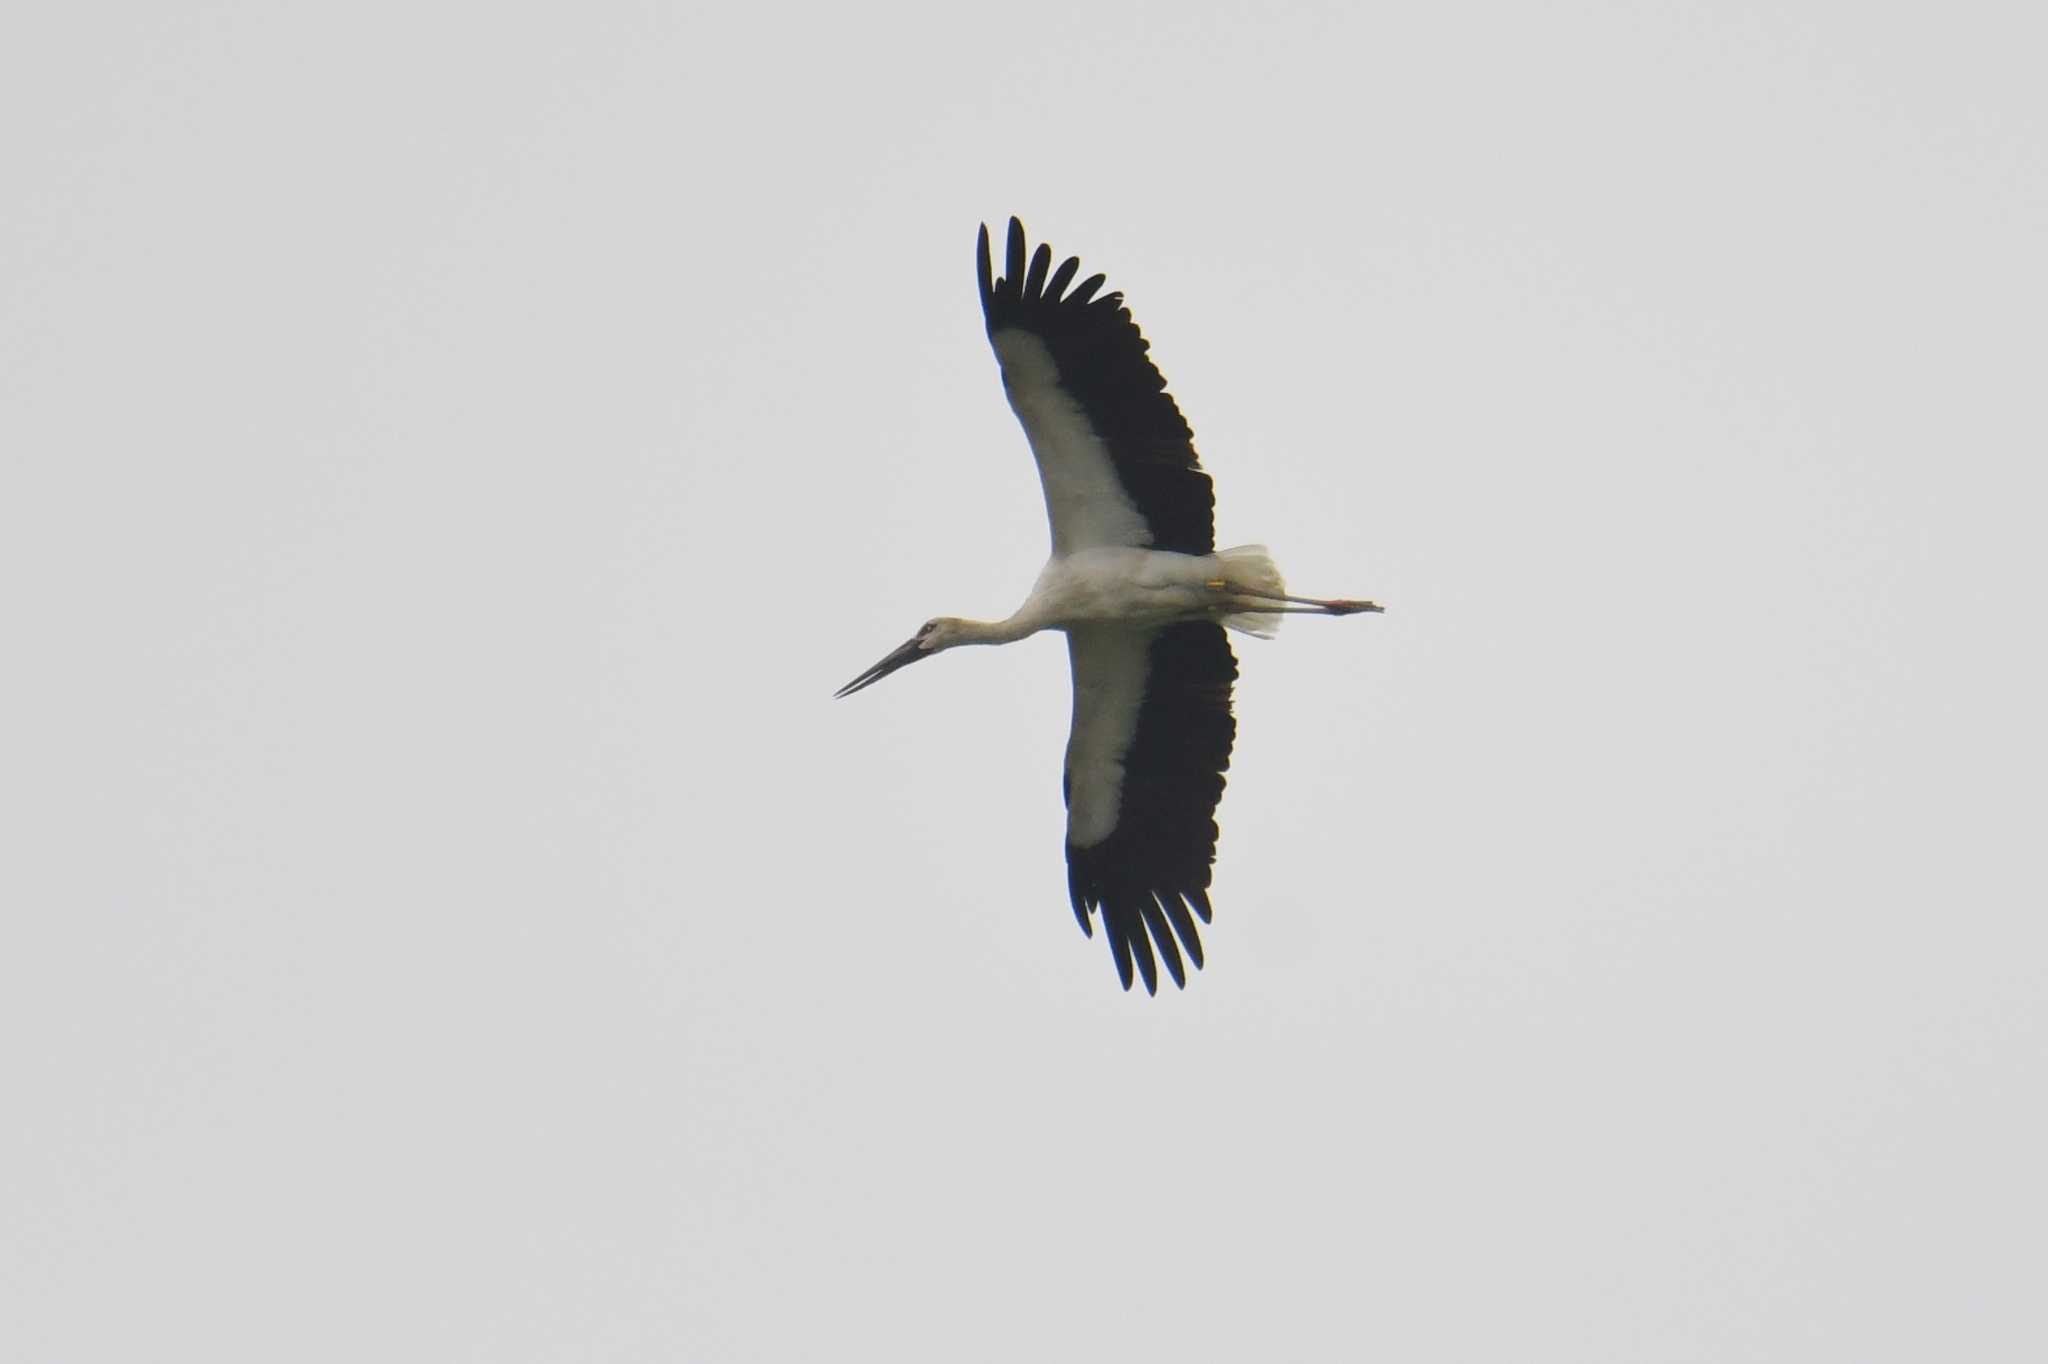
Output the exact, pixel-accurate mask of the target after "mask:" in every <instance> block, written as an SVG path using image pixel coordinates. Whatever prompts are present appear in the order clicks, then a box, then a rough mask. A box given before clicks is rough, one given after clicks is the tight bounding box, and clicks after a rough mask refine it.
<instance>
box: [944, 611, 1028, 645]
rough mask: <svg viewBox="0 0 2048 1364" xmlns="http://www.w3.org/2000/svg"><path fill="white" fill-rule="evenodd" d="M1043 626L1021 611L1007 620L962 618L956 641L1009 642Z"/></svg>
mask: <svg viewBox="0 0 2048 1364" xmlns="http://www.w3.org/2000/svg"><path fill="white" fill-rule="evenodd" d="M1041 628H1043V627H1042V626H1041V624H1040V623H1039V622H1037V621H1034V620H1032V619H1030V617H1029V616H1028V615H1027V614H1026V613H1025V612H1022V611H1019V612H1018V613H1017V614H1016V615H1014V616H1011V617H1010V618H1009V619H1007V620H963V621H961V622H960V625H959V629H958V631H957V632H956V633H957V636H958V637H957V639H956V641H955V642H956V643H960V644H1010V643H1014V642H1015V641H1017V640H1020V639H1023V638H1024V637H1025V636H1027V635H1035V634H1037V633H1038V632H1039V630H1040V629H1041Z"/></svg>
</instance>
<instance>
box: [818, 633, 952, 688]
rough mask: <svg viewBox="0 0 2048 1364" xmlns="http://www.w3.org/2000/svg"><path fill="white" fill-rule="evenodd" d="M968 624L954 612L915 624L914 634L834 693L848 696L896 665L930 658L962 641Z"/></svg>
mask: <svg viewBox="0 0 2048 1364" xmlns="http://www.w3.org/2000/svg"><path fill="white" fill-rule="evenodd" d="M968 625H969V622H968V621H964V620H961V619H959V618H958V617H955V616H938V617H935V618H934V619H932V620H928V621H926V622H925V623H924V624H922V625H920V626H918V627H917V633H916V634H914V635H912V636H911V637H910V638H909V639H906V640H904V641H903V642H902V643H901V644H899V645H897V646H896V647H895V648H894V649H891V650H890V651H889V653H888V655H887V656H886V657H884V658H883V659H882V661H881V662H879V663H877V664H876V665H875V666H874V667H872V668H869V669H868V670H867V671H866V672H864V673H862V674H861V675H860V676H859V677H856V678H854V679H853V681H851V682H849V683H847V684H846V685H845V686H843V687H841V688H840V689H839V690H838V691H836V692H834V693H833V695H834V696H835V697H839V696H851V695H853V694H854V693H855V692H857V691H859V690H860V689H861V688H863V687H872V686H873V685H874V684H875V683H877V682H879V681H881V680H882V679H883V678H885V677H887V676H888V675H889V674H890V673H893V672H895V671H896V670H897V669H898V668H905V667H908V666H909V665H911V664H912V663H915V662H917V661H918V660H919V659H921V658H930V657H931V656H932V655H933V654H935V653H938V652H939V651H940V650H941V649H950V648H952V647H953V646H954V645H955V644H960V643H963V642H964V640H965V633H966V630H967V627H968Z"/></svg>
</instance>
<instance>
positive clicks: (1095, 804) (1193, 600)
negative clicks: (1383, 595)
mask: <svg viewBox="0 0 2048 1364" xmlns="http://www.w3.org/2000/svg"><path fill="white" fill-rule="evenodd" d="M976 254H977V262H976V263H977V266H978V269H979V274H980V281H981V310H982V315H983V317H984V318H985V319H986V321H987V324H988V339H989V343H990V344H991V345H992V346H994V347H995V352H996V361H997V363H998V364H999V365H1000V366H1001V367H1002V373H1003V392H1004V394H1005V395H1006V396H1007V397H1008V398H1009V400H1010V407H1011V409H1012V410H1013V411H1015V412H1016V414H1017V420H1018V421H1020V422H1022V423H1023V425H1024V435H1025V438H1026V439H1027V440H1029V441H1030V443H1031V453H1032V456H1033V457H1034V458H1035V459H1036V460H1037V461H1038V477H1039V482H1040V483H1041V484H1042V485H1043V487H1044V489H1045V510H1046V514H1047V516H1048V517H1049V518H1050V519H1051V521H1052V557H1051V559H1050V560H1049V561H1048V562H1047V563H1046V566H1045V570H1044V571H1043V572H1042V573H1040V574H1039V575H1038V582H1037V584H1036V585H1035V586H1034V587H1033V588H1032V589H1031V595H1030V596H1029V597H1027V598H1026V599H1025V601H1024V604H1023V605H1022V606H1020V607H1018V608H1017V610H1016V613H1015V614H1013V615H1012V616H1010V617H1009V619H1007V620H999V621H978V620H961V619H958V618H956V617H952V616H940V617H938V618H936V619H934V620H928V621H926V622H925V623H924V624H923V625H921V626H919V627H918V630H917V633H916V634H915V635H913V636H912V637H911V638H910V639H908V640H906V641H905V642H904V643H903V644H902V645H900V646H898V647H897V648H896V649H895V650H894V651H892V652H891V653H890V654H889V655H888V657H886V658H884V659H882V661H881V662H879V663H877V664H875V665H874V666H873V667H872V668H869V669H868V670H867V671H866V672H864V673H862V674H861V675H860V676H859V677H856V678H854V679H853V681H851V682H849V683H847V684H846V685H845V686H844V687H841V688H840V689H839V691H838V693H837V694H838V695H839V696H850V695H852V694H853V693H854V692H857V691H859V690H861V689H862V688H863V687H868V686H871V685H873V684H874V683H876V682H879V681H881V680H882V679H883V678H885V677H887V676H888V675H889V674H890V673H893V672H895V671H896V670H897V669H899V668H902V667H904V666H906V665H907V664H911V663H915V662H917V661H918V660H920V659H925V658H930V657H932V656H933V655H934V654H938V653H941V652H943V651H944V650H947V649H951V648H953V647H955V646H956V645H961V644H1007V643H1009V642H1011V641H1012V640H1019V639H1023V638H1025V637H1026V636H1028V635H1033V634H1036V633H1038V632H1039V631H1040V630H1062V631H1065V632H1066V636H1067V655H1068V659H1069V661H1070V663H1071V664H1072V667H1073V674H1074V721H1073V729H1072V731H1071V733H1070V734H1069V736H1068V739H1067V763H1066V779H1065V783H1064V789H1065V794H1066V802H1067V893H1068V898H1069V899H1070V900H1071V901H1072V903H1073V908H1074V917H1075V918H1076V919H1078V920H1079V921H1080V924H1081V931H1082V932H1083V933H1086V934H1088V935H1089V936H1090V937H1092V936H1094V929H1093V928H1092V927H1091V922H1090V921H1091V918H1092V916H1093V915H1094V914H1095V913H1096V912H1098V911H1099V912H1100V913H1101V915H1102V920H1103V925H1104V928H1105V930H1106V934H1105V935H1106V936H1107V937H1108V939H1109V948H1110V952H1111V955H1112V956H1113V958H1114V960H1115V962H1116V971H1117V976H1118V977H1119V979H1121V980H1122V982H1123V987H1124V989H1126V990H1128V989H1130V988H1131V974H1132V964H1133V961H1135V962H1136V966H1137V973H1138V975H1140V976H1142V977H1143V979H1144V981H1145V989H1146V991H1147V992H1148V993H1152V992H1156V991H1157V990H1158V987H1159V971H1158V966H1157V964H1156V962H1155V960H1154V953H1155V948H1156V951H1157V955H1158V956H1159V957H1161V958H1164V960H1165V962H1166V970H1167V973H1168V974H1169V975H1171V976H1172V977H1173V983H1174V984H1175V985H1177V986H1183V987H1185V986H1186V984H1187V974H1186V971H1185V968H1184V967H1183V965H1182V962H1181V955H1182V953H1183V952H1185V953H1186V955H1187V958H1188V959H1189V960H1190V961H1192V962H1194V964H1195V965H1196V967H1198V968H1199V967H1200V966H1201V965H1202V940H1201V937H1200V935H1199V934H1198V933H1197V931H1196V929H1195V918H1196V917H1199V918H1200V919H1201V921H1202V922H1203V923H1208V922H1209V921H1210V905H1209V868H1210V865H1211V864H1212V863H1213V862H1214V861H1215V857H1216V823H1215V818H1214V816H1215V811H1216V803H1217V801H1218V800H1220V799H1221V798H1222V795H1223V773H1224V771H1225V770H1226V769H1227V768H1228V767H1229V766H1230V746H1231V742H1232V740H1233V739H1234V738H1235V737H1236V733H1237V722H1236V720H1235V719H1234V718H1233V717H1232V715H1231V710H1230V687H1231V682H1232V680H1233V679H1235V678H1236V676H1237V659H1236V658H1235V657H1234V656H1233V655H1232V654H1231V652H1230V642H1229V641H1228V640H1227V639H1226V638H1225V637H1224V634H1223V627H1224V626H1226V625H1227V626H1230V627H1231V628H1233V629H1237V630H1242V631H1244V632H1246V633H1248V634H1253V635H1259V636H1270V635H1271V633H1272V631H1273V630H1274V628H1275V627H1277V626H1278V625H1279V623H1280V616H1281V614H1282V613H1285V612H1290V611H1305V612H1311V613H1315V614H1320V615H1331V616H1347V615H1351V614H1353V613H1355V612H1359V611H1378V610H1379V609H1380V608H1379V607H1378V606H1376V605H1374V604H1373V603H1372V602H1368V601H1348V600H1341V599H1339V600H1322V599H1319V598H1315V597H1291V596H1288V595H1287V591H1286V587H1285V584H1284V583H1283V582H1282V581H1281V578H1280V572H1279V570H1278V569H1277V568H1275V567H1274V564H1273V560H1272V558H1271V557H1270V556H1269V555H1268V554H1267V553H1266V550H1265V547H1264V546H1261V545H1244V546H1240V547H1238V548H1236V549H1226V550H1221V551H1218V550H1217V549H1216V534H1215V525H1214V513H1215V503H1216V499H1215V494H1214V492H1213V490H1212V489H1211V487H1210V484H1209V476H1208V475H1207V474H1205V473H1203V472H1202V468H1201V464H1200V462H1199V461H1198V460H1197V459H1196V457H1195V447H1194V434H1193V432H1191V431H1190V430H1189V429H1188V424H1187V420H1186V419H1185V418H1184V417H1182V416H1181V414H1180V409H1179V408H1178V407H1176V406H1175V405H1174V401H1173V399H1172V398H1171V397H1170V396H1168V394H1167V392H1166V381H1165V380H1164V379H1163V378H1161V377H1160V374H1159V371H1158V370H1157V369H1156V368H1155V367H1154V366H1153V364H1152V362H1151V360H1149V359H1147V358H1146V354H1145V352H1146V351H1147V349H1149V346H1148V343H1147V342H1146V340H1145V338H1144V337H1143V336H1141V335H1140V334H1139V332H1138V328H1137V325H1136V324H1135V323H1134V322H1132V321H1131V314H1130V310H1129V309H1127V308H1125V307H1124V303H1123V295H1122V294H1120V293H1109V294H1103V295H1102V296H1101V297H1099V298H1098V297H1096V295H1097V293H1098V292H1099V291H1100V290H1101V288H1102V285H1103V282H1104V281H1103V277H1102V276H1101V275H1091V276H1090V277H1088V278H1087V279H1085V280H1083V281H1081V283H1080V284H1079V285H1077V286H1076V287H1075V288H1074V289H1073V290H1072V291H1071V292H1069V291H1068V288H1067V286H1068V285H1069V284H1072V283H1073V280H1074V276H1075V275H1077V274H1078V273H1080V269H1081V262H1080V260H1079V259H1077V258H1075V257H1071V256H1070V257H1068V258H1067V260H1066V262H1065V263H1064V264H1062V265H1061V266H1060V267H1059V269H1057V270H1053V269H1052V268H1051V266H1052V250H1051V248H1050V247H1048V246H1046V245H1045V244H1043V243H1040V245H1039V247H1038V250H1037V252H1036V253H1035V254H1033V255H1032V256H1031V258H1030V267H1029V271H1028V273H1027V270H1026V267H1025V249H1024V225H1023V224H1022V223H1021V222H1019V221H1018V220H1017V219H1015V218H1012V219H1010V237H1009V243H1008V250H1007V252H1006V253H1005V257H1004V262H1003V274H1002V276H1001V277H1000V278H996V277H995V276H994V275H993V273H992V271H991V265H990V260H989V243H988V228H987V226H986V225H984V226H983V227H982V229H981V237H980V242H979V245H978V249H977V253H976ZM1190 911H1192V913H1191V912H1190Z"/></svg>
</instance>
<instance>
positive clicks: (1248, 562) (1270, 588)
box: [1216, 545, 1287, 639]
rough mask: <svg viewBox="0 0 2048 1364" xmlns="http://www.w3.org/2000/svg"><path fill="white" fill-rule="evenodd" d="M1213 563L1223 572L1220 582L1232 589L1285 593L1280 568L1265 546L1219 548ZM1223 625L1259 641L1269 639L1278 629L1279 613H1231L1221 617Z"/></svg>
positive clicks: (1272, 593)
mask: <svg viewBox="0 0 2048 1364" xmlns="http://www.w3.org/2000/svg"><path fill="white" fill-rule="evenodd" d="M1216 562H1217V564H1218V565H1219V566H1220V567H1221V569H1222V572H1223V581H1224V582H1226V583H1228V584H1229V585H1230V586H1231V587H1244V588H1250V589H1252V590H1253V591H1256V592H1262V593H1265V594H1267V595H1269V596H1270V595H1276V594H1280V593H1284V592H1286V591H1287V584H1286V582H1285V581H1283V580H1282V578H1281V577H1280V566H1279V565H1278V564H1276V563H1274V562H1273V556H1272V555H1271V554H1269V553H1268V552H1267V551H1266V547H1265V546H1264V545H1238V546H1236V547H1235V548H1232V549H1219V550H1217V551H1216ZM1223 623H1224V624H1225V625H1227V626H1229V627H1230V628H1231V629H1233V630H1242V631H1243V632H1244V633H1245V634H1248V635H1256V636H1258V637H1259V638H1260V639H1271V638H1272V637H1273V633H1274V631H1276V630H1278V629H1279V628H1280V613H1279V612H1277V611H1232V612H1230V613H1229V614H1227V615H1225V616H1224V617H1223Z"/></svg>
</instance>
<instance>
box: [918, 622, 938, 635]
mask: <svg viewBox="0 0 2048 1364" xmlns="http://www.w3.org/2000/svg"><path fill="white" fill-rule="evenodd" d="M937 627H938V622H937V621H935V620H928V621H926V622H925V623H924V624H922V625H920V626H918V627H917V637H918V638H919V639H923V638H924V637H925V636H926V635H928V634H930V633H931V632H932V631H933V630H934V629H936V628H937Z"/></svg>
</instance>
